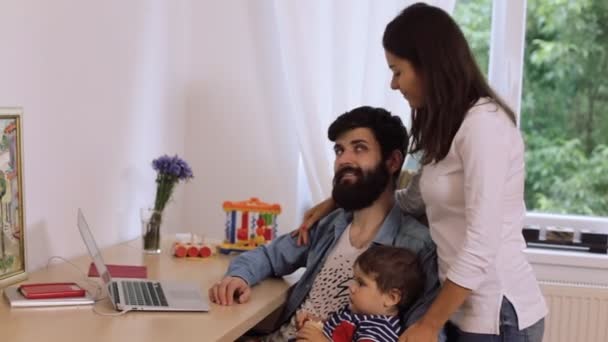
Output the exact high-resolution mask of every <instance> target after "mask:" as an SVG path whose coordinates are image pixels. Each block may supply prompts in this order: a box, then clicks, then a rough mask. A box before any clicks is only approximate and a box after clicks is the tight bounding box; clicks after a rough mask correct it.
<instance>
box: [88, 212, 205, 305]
mask: <svg viewBox="0 0 608 342" xmlns="http://www.w3.org/2000/svg"><path fill="white" fill-rule="evenodd" d="M78 230H80V235H81V236H82V240H83V241H84V244H85V245H86V246H87V249H88V250H89V254H90V255H91V258H92V259H93V262H94V263H95V267H96V268H97V271H98V272H99V275H100V276H99V277H100V278H101V280H102V281H103V283H104V285H105V287H106V289H107V292H108V297H110V301H111V302H112V305H113V306H114V308H115V309H116V310H119V311H125V310H127V311H201V312H207V311H209V303H208V302H207V300H206V299H205V298H203V297H202V296H201V293H200V292H201V291H200V286H199V285H198V284H196V283H182V282H173V281H156V280H150V279H131V278H130V279H118V278H115V279H112V277H111V276H110V272H108V268H107V267H106V264H105V263H104V261H103V258H102V257H101V253H100V251H99V248H97V243H95V239H94V238H93V234H91V230H90V229H89V225H88V224H87V221H86V220H85V219H84V215H83V213H82V210H80V209H78Z"/></svg>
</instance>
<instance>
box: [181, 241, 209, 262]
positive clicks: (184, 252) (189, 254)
mask: <svg viewBox="0 0 608 342" xmlns="http://www.w3.org/2000/svg"><path fill="white" fill-rule="evenodd" d="M172 254H173V256H175V257H177V258H208V257H210V256H212V255H213V254H214V253H213V248H212V247H211V246H210V245H205V244H202V243H183V242H176V243H175V244H174V245H173V253H172Z"/></svg>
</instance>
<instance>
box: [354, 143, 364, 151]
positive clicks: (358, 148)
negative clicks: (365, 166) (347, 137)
mask: <svg viewBox="0 0 608 342" xmlns="http://www.w3.org/2000/svg"><path fill="white" fill-rule="evenodd" d="M355 151H357V152H361V151H365V146H363V145H357V146H355Z"/></svg>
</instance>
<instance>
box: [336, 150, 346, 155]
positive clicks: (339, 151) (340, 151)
mask: <svg viewBox="0 0 608 342" xmlns="http://www.w3.org/2000/svg"><path fill="white" fill-rule="evenodd" d="M334 152H335V153H336V155H337V156H339V155H341V154H342V152H344V150H342V149H335V150H334Z"/></svg>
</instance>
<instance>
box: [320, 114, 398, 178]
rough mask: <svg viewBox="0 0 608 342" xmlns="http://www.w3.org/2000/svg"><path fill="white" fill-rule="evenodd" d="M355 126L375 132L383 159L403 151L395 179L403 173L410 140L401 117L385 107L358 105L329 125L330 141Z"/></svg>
mask: <svg viewBox="0 0 608 342" xmlns="http://www.w3.org/2000/svg"><path fill="white" fill-rule="evenodd" d="M355 128H369V129H370V130H371V131H372V132H373V133H374V137H375V138H376V140H377V141H378V144H379V145H380V149H381V152H382V160H383V161H386V160H387V158H388V157H389V155H390V154H391V153H392V152H393V151H394V150H398V151H399V152H401V155H402V156H403V158H402V163H401V165H399V169H398V170H397V171H395V173H394V174H393V181H396V180H397V179H398V178H399V174H400V173H401V166H403V160H405V154H406V152H407V146H408V142H409V140H408V136H407V129H406V128H405V126H404V125H403V122H402V121H401V119H400V118H399V117H398V116H396V115H392V114H391V113H390V112H389V111H387V110H386V109H383V108H374V107H369V106H363V107H358V108H355V109H353V110H351V111H349V112H346V113H344V114H342V115H340V116H339V117H338V118H337V119H336V120H335V121H334V122H333V123H332V124H331V125H330V126H329V129H328V131H327V136H328V138H329V140H330V141H333V142H335V141H336V139H338V137H339V136H340V135H342V134H343V133H345V132H347V131H350V130H353V129H355Z"/></svg>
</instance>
